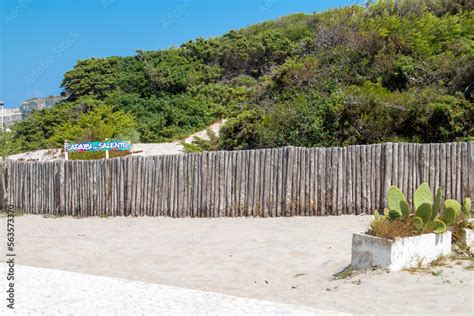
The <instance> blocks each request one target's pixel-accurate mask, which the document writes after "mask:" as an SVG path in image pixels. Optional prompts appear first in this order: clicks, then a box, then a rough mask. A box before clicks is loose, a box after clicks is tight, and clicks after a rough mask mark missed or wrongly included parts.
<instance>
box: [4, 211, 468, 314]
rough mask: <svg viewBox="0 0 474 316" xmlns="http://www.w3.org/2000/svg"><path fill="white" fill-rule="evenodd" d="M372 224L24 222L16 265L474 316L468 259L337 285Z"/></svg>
mask: <svg viewBox="0 0 474 316" xmlns="http://www.w3.org/2000/svg"><path fill="white" fill-rule="evenodd" d="M3 220H4V219H3ZM370 220H371V216H339V217H291V218H215V219H199V218H184V219H173V218H161V217H158V218H146V217H143V218H130V217H129V218H123V217H117V218H84V219H75V218H44V217H42V216H36V215H24V216H19V217H17V218H16V222H15V227H16V248H17V250H16V252H17V264H20V265H25V266H33V267H42V268H51V269H58V270H64V271H71V272H79V273H86V274H92V275H97V276H107V277H116V278H122V279H127V280H134V281H142V282H148V283H158V284H163V285H171V286H177V287H183V288H190V289H196V290H201V291H211V292H216V293H221V294H227V295H233V296H238V297H244V298H253V299H261V300H267V301H272V302H278V303H285V304H294V305H300V306H310V307H314V308H319V309H325V310H332V311H339V312H348V313H361V314H368V313H370V314H373V313H377V314H457V315H470V314H472V311H473V310H474V291H473V290H474V284H473V280H472V276H473V273H472V270H468V269H467V266H469V265H470V264H471V262H469V261H460V260H451V261H449V263H448V264H447V265H445V266H436V267H432V268H430V269H428V270H427V271H424V272H423V271H420V272H416V273H411V272H408V271H400V272H390V273H389V272H386V271H382V270H377V271H366V272H362V273H357V274H355V275H353V276H352V277H350V278H346V279H335V278H334V277H333V275H334V274H335V273H337V272H338V271H341V270H342V269H344V268H345V267H347V266H348V265H349V263H350V254H351V237H352V236H351V234H352V232H354V231H363V230H365V229H366V227H367V224H368V222H369V221H370ZM0 238H2V240H5V238H6V237H5V230H2V231H1V235H0ZM1 245H2V246H1V248H0V249H1V250H2V252H3V253H5V251H6V249H5V243H3V242H2V243H1ZM3 261H5V260H4V259H3Z"/></svg>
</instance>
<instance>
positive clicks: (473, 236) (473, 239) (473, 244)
mask: <svg viewBox="0 0 474 316" xmlns="http://www.w3.org/2000/svg"><path fill="white" fill-rule="evenodd" d="M464 238H465V240H464V241H465V242H466V245H467V246H468V247H470V248H471V250H474V231H473V230H472V229H469V228H464Z"/></svg>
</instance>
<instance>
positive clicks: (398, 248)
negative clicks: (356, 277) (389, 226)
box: [351, 231, 451, 271]
mask: <svg viewBox="0 0 474 316" xmlns="http://www.w3.org/2000/svg"><path fill="white" fill-rule="evenodd" d="M450 253H451V232H450V231H447V232H445V233H443V234H433V233H432V234H423V235H420V236H413V237H404V238H396V239H394V240H391V239H385V238H380V237H375V236H370V235H366V234H362V233H354V235H353V236H352V260H351V265H352V266H353V267H354V268H356V269H365V268H371V267H379V268H385V269H389V270H391V271H397V270H401V269H407V268H414V267H418V266H419V265H420V264H427V263H430V262H432V261H433V260H435V259H436V258H438V257H439V256H446V255H449V254H450Z"/></svg>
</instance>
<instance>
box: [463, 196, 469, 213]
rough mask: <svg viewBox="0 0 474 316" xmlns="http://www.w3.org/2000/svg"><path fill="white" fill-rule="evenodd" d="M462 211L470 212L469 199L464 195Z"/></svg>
mask: <svg viewBox="0 0 474 316" xmlns="http://www.w3.org/2000/svg"><path fill="white" fill-rule="evenodd" d="M462 211H463V212H464V213H465V214H470V213H471V199H470V198H468V197H466V198H465V199H464V203H463V206H462Z"/></svg>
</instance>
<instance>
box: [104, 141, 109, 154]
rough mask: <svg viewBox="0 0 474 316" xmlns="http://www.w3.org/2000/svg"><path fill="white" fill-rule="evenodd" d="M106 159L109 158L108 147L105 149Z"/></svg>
mask: <svg viewBox="0 0 474 316" xmlns="http://www.w3.org/2000/svg"><path fill="white" fill-rule="evenodd" d="M108 140H109V139H108V138H106V139H105V141H108ZM105 159H109V150H108V149H107V150H106V151H105Z"/></svg>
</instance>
